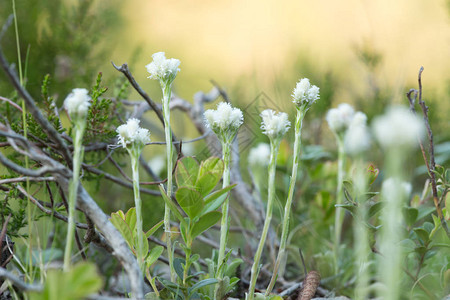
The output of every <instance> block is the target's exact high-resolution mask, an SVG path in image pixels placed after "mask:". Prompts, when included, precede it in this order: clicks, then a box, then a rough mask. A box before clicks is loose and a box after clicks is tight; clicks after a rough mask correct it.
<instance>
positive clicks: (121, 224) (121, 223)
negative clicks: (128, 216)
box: [110, 210, 134, 250]
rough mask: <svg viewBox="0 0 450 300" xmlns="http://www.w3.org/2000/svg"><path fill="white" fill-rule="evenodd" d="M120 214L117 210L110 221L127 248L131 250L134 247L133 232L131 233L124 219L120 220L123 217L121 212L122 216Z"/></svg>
mask: <svg viewBox="0 0 450 300" xmlns="http://www.w3.org/2000/svg"><path fill="white" fill-rule="evenodd" d="M120 212H121V211H120V210H119V211H118V212H115V213H112V214H111V219H110V221H111V223H112V224H113V225H114V226H115V227H116V229H117V230H118V231H119V232H120V234H121V235H122V236H123V238H124V239H125V241H126V242H127V244H128V246H129V247H130V248H131V249H132V250H133V245H134V238H133V232H132V231H131V228H130V227H129V226H128V224H127V223H126V222H125V219H123V218H122V216H124V215H123V212H122V214H121V213H120ZM124 217H125V216H124Z"/></svg>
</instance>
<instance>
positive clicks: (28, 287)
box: [0, 268, 42, 292]
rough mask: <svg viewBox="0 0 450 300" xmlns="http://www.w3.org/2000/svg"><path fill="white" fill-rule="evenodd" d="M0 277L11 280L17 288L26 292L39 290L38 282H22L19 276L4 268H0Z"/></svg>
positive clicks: (40, 287) (40, 289) (40, 288)
mask: <svg viewBox="0 0 450 300" xmlns="http://www.w3.org/2000/svg"><path fill="white" fill-rule="evenodd" d="M0 277H1V278H4V279H7V280H9V281H11V283H12V284H13V285H14V286H16V287H17V288H19V289H20V290H21V291H26V292H41V291H42V286H41V285H38V284H29V283H25V282H23V281H22V280H21V279H20V278H19V277H17V276H16V275H14V274H13V273H11V272H9V271H8V270H6V269H5V268H0Z"/></svg>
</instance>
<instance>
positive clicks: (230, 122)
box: [204, 102, 244, 138]
mask: <svg viewBox="0 0 450 300" xmlns="http://www.w3.org/2000/svg"><path fill="white" fill-rule="evenodd" d="M204 117H205V124H206V126H207V127H208V128H211V129H212V130H213V131H214V132H215V133H216V134H217V135H218V136H219V137H228V138H234V135H235V134H236V133H237V130H238V129H239V127H240V126H241V125H242V123H243V122H244V116H243V114H242V111H241V110H240V109H239V108H234V107H232V106H231V105H230V104H229V103H227V102H220V103H219V104H218V105H217V109H215V110H214V109H208V110H207V111H205V113H204ZM226 133H228V134H226ZM224 135H226V136H224Z"/></svg>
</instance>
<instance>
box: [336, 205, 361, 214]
mask: <svg viewBox="0 0 450 300" xmlns="http://www.w3.org/2000/svg"><path fill="white" fill-rule="evenodd" d="M335 206H336V207H342V208H345V209H346V210H348V211H349V212H350V213H351V214H352V215H353V216H356V213H357V211H358V207H357V206H356V205H354V204H336V205H335Z"/></svg>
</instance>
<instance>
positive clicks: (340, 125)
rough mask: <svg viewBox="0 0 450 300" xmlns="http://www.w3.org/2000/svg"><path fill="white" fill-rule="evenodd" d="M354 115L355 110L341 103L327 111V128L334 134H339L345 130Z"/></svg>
mask: <svg viewBox="0 0 450 300" xmlns="http://www.w3.org/2000/svg"><path fill="white" fill-rule="evenodd" d="M354 115H355V110H354V109H353V107H352V106H351V105H350V104H347V103H342V104H339V106H338V107H337V108H332V109H330V110H329V111H328V113H327V116H326V120H327V122H328V126H330V128H331V130H333V131H334V132H335V133H341V132H344V131H345V130H347V128H348V127H349V126H350V123H351V122H352V120H353V117H354Z"/></svg>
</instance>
